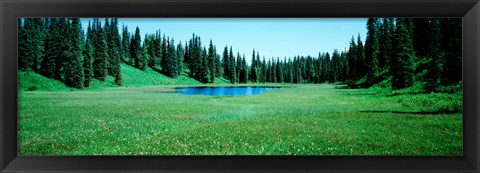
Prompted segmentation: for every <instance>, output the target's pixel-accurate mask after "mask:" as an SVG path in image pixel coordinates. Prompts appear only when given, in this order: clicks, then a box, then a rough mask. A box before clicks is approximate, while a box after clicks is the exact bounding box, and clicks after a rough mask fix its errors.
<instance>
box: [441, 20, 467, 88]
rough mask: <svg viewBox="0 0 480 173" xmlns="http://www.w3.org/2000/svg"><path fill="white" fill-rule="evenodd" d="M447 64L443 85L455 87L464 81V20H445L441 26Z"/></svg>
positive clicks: (443, 71)
mask: <svg viewBox="0 0 480 173" xmlns="http://www.w3.org/2000/svg"><path fill="white" fill-rule="evenodd" d="M441 32H442V46H441V48H442V49H443V50H444V52H445V58H444V59H445V64H444V66H443V70H442V84H443V85H454V84H458V82H461V81H462V19H461V18H449V19H443V20H442V25H441Z"/></svg>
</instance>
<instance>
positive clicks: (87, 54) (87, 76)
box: [83, 22, 94, 87]
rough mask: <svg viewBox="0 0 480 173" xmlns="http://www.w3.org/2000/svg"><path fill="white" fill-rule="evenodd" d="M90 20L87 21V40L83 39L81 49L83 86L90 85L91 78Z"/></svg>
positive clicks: (91, 46) (92, 52)
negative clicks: (83, 46) (83, 42)
mask: <svg viewBox="0 0 480 173" xmlns="http://www.w3.org/2000/svg"><path fill="white" fill-rule="evenodd" d="M91 29H92V28H91V26H90V22H88V28H87V40H86V41H85V49H84V50H83V70H84V72H83V73H84V82H83V86H84V87H89V86H90V81H91V80H92V78H93V58H94V57H93V54H94V50H93V45H92V43H91V42H92V34H93V32H92V31H91Z"/></svg>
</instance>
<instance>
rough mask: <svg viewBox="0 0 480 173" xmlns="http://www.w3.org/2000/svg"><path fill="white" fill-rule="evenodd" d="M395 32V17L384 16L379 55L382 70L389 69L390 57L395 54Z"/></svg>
mask: <svg viewBox="0 0 480 173" xmlns="http://www.w3.org/2000/svg"><path fill="white" fill-rule="evenodd" d="M393 32H394V25H393V19H391V18H384V19H383V23H382V26H381V27H380V38H379V44H380V46H379V49H380V53H379V55H378V56H379V57H378V63H379V65H380V67H381V68H382V70H388V69H387V68H388V67H389V61H390V57H391V56H392V55H393V47H392V45H393ZM349 62H350V61H349ZM350 67H351V66H350Z"/></svg>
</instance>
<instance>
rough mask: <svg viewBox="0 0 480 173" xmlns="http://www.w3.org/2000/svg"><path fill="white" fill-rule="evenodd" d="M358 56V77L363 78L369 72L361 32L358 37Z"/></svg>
mask: <svg viewBox="0 0 480 173" xmlns="http://www.w3.org/2000/svg"><path fill="white" fill-rule="evenodd" d="M356 52H357V56H356V60H357V62H356V63H355V64H356V65H357V67H358V68H357V69H358V71H357V74H358V79H360V78H363V77H364V76H365V75H366V74H367V73H366V70H367V69H366V68H367V66H366V62H365V48H364V47H363V43H362V39H361V38H360V34H358V37H357V50H356Z"/></svg>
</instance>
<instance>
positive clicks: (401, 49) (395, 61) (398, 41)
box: [390, 19, 414, 90]
mask: <svg viewBox="0 0 480 173" xmlns="http://www.w3.org/2000/svg"><path fill="white" fill-rule="evenodd" d="M396 23H397V29H396V31H395V34H394V50H395V56H393V57H392V58H391V60H390V61H391V66H390V74H392V89H394V90H397V89H402V88H406V87H410V86H412V84H413V75H414V74H413V68H412V66H413V63H412V58H413V56H414V50H413V46H412V38H411V34H410V31H409V27H408V25H407V22H406V21H405V20H404V19H397V21H396Z"/></svg>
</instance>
